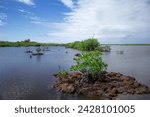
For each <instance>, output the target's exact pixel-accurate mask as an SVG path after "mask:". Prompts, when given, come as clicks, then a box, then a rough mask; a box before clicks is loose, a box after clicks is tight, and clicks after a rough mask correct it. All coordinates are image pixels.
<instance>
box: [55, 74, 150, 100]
mask: <svg viewBox="0 0 150 117" xmlns="http://www.w3.org/2000/svg"><path fill="white" fill-rule="evenodd" d="M55 77H56V82H55V84H54V87H55V88H56V89H57V90H58V91H59V92H62V93H67V94H74V95H84V96H86V97H88V98H89V99H118V95H119V94H123V95H126V94H132V95H134V94H139V95H142V94H148V93H150V91H149V89H148V87H147V86H145V85H143V84H140V83H139V82H137V81H136V80H135V78H133V77H130V76H125V75H123V74H120V73H115V72H103V73H102V74H101V76H99V78H98V79H97V80H95V81H93V82H91V81H89V80H88V79H87V78H85V77H84V75H83V74H82V73H79V72H73V73H70V74H68V75H67V77H66V78H61V76H60V75H59V74H55Z"/></svg>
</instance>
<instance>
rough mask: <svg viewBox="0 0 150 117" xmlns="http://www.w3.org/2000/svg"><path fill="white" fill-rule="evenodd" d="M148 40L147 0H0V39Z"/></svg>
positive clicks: (149, 0)
mask: <svg viewBox="0 0 150 117" xmlns="http://www.w3.org/2000/svg"><path fill="white" fill-rule="evenodd" d="M93 34H94V35H95V37H96V38H98V40H99V41H100V42H101V43H150V0H0V40H3V41H18V40H19V41H21V40H25V39H28V38H30V39H31V40H33V41H38V42H52V43H65V42H72V41H77V40H83V39H86V38H90V37H92V36H93Z"/></svg>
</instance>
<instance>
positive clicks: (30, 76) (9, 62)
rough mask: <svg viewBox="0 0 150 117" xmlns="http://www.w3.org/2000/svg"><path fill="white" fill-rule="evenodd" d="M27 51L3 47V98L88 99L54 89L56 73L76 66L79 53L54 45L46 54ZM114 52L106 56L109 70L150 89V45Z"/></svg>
mask: <svg viewBox="0 0 150 117" xmlns="http://www.w3.org/2000/svg"><path fill="white" fill-rule="evenodd" d="M30 48H31V50H35V49H36V47H30ZM26 49H27V48H26V47H0V99H2V100H6V99H14V100H19V99H25V100H28V99H30V100H38V99H41V100H47V99H50V100H54V99H88V98H87V97H83V96H81V95H80V96H77V95H67V94H61V93H58V92H57V91H56V90H55V89H54V88H53V83H54V81H55V77H54V76H53V74H54V73H57V72H58V71H59V69H60V68H63V69H67V70H69V67H70V66H71V65H73V64H74V60H73V58H74V55H75V54H76V53H78V52H79V51H77V50H74V49H68V48H67V49H66V48H65V47H58V46H57V47H55V46H51V47H49V49H50V51H46V52H44V55H42V56H33V57H32V58H30V54H28V53H25V51H26ZM111 49H112V50H111V52H104V53H103V55H102V56H103V60H104V61H105V62H106V63H107V64H108V65H109V66H108V71H114V72H120V73H122V74H125V75H130V76H133V77H135V78H136V79H137V80H138V81H139V82H140V83H143V84H145V85H147V86H148V87H149V89H150V62H149V60H150V46H119V45H117V46H115V45H113V46H111ZM66 51H67V53H66ZM118 51H123V53H118ZM119 99H150V94H146V95H134V96H133V95H120V96H119Z"/></svg>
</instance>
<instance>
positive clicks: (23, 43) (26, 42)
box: [0, 39, 63, 47]
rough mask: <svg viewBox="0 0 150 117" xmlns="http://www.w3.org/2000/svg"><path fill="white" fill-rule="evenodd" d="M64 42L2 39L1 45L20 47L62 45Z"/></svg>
mask: <svg viewBox="0 0 150 117" xmlns="http://www.w3.org/2000/svg"><path fill="white" fill-rule="evenodd" d="M62 45H63V44H55V43H38V42H34V41H30V39H27V40H24V41H17V42H8V41H0V47H20V46H62Z"/></svg>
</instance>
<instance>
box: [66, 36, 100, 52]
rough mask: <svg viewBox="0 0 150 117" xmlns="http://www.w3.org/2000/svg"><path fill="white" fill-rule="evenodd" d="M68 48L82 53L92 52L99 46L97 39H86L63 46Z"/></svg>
mask: <svg viewBox="0 0 150 117" xmlns="http://www.w3.org/2000/svg"><path fill="white" fill-rule="evenodd" d="M65 46H66V47H68V48H74V49H78V50H83V51H93V50H96V49H98V48H99V46H100V44H99V42H98V41H97V39H87V40H83V41H75V42H73V43H68V44H66V45H65Z"/></svg>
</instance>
